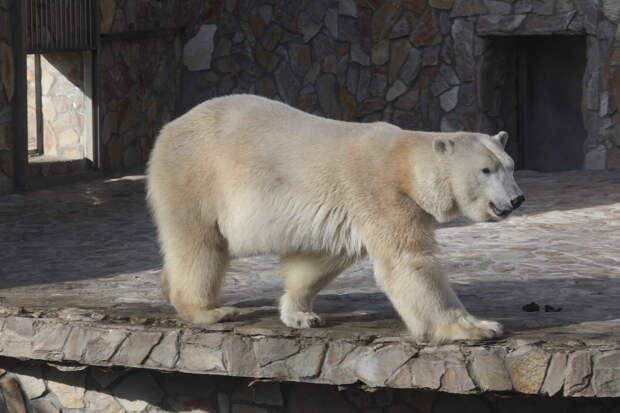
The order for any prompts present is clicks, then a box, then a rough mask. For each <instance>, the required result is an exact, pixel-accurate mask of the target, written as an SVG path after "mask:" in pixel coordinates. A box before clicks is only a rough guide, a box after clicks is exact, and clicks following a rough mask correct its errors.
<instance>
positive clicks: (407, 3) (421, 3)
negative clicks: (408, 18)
mask: <svg viewBox="0 0 620 413" xmlns="http://www.w3.org/2000/svg"><path fill="white" fill-rule="evenodd" d="M426 2H427V0H403V7H404V8H405V9H406V10H409V11H412V12H414V13H416V14H420V13H422V12H423V11H424V9H425V8H426Z"/></svg>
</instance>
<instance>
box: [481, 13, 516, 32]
mask: <svg viewBox="0 0 620 413" xmlns="http://www.w3.org/2000/svg"><path fill="white" fill-rule="evenodd" d="M525 18H526V15H525V14H513V15H509V16H502V15H486V16H480V18H479V19H478V21H477V23H476V33H477V34H479V35H493V34H509V33H513V32H515V31H517V29H518V28H519V27H521V24H522V23H523V21H524V20H525Z"/></svg>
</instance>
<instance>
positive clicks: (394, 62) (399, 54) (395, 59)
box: [388, 38, 411, 83]
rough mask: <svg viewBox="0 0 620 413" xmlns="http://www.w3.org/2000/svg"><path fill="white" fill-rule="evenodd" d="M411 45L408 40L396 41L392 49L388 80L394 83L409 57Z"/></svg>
mask: <svg viewBox="0 0 620 413" xmlns="http://www.w3.org/2000/svg"><path fill="white" fill-rule="evenodd" d="M410 49H411V43H409V40H407V39H406V38H403V39H398V40H394V41H393V42H392V46H391V48H390V65H389V76H388V80H389V82H390V83H393V82H394V80H396V77H397V76H398V73H399V71H400V69H401V67H402V66H403V63H405V60H406V59H407V57H408V56H409V50H410Z"/></svg>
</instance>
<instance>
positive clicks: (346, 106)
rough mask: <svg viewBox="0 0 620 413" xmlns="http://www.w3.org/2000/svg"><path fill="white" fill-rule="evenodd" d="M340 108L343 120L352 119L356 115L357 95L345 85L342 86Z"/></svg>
mask: <svg viewBox="0 0 620 413" xmlns="http://www.w3.org/2000/svg"><path fill="white" fill-rule="evenodd" d="M340 108H341V109H342V120H352V119H353V118H354V117H355V111H356V109H357V101H356V100H355V96H354V95H352V94H351V93H349V92H348V91H347V89H346V88H344V87H341V88H340Z"/></svg>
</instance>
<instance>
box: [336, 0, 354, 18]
mask: <svg viewBox="0 0 620 413" xmlns="http://www.w3.org/2000/svg"><path fill="white" fill-rule="evenodd" d="M338 13H339V14H342V15H343V16H350V17H357V15H358V12H357V3H356V2H355V0H338Z"/></svg>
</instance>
